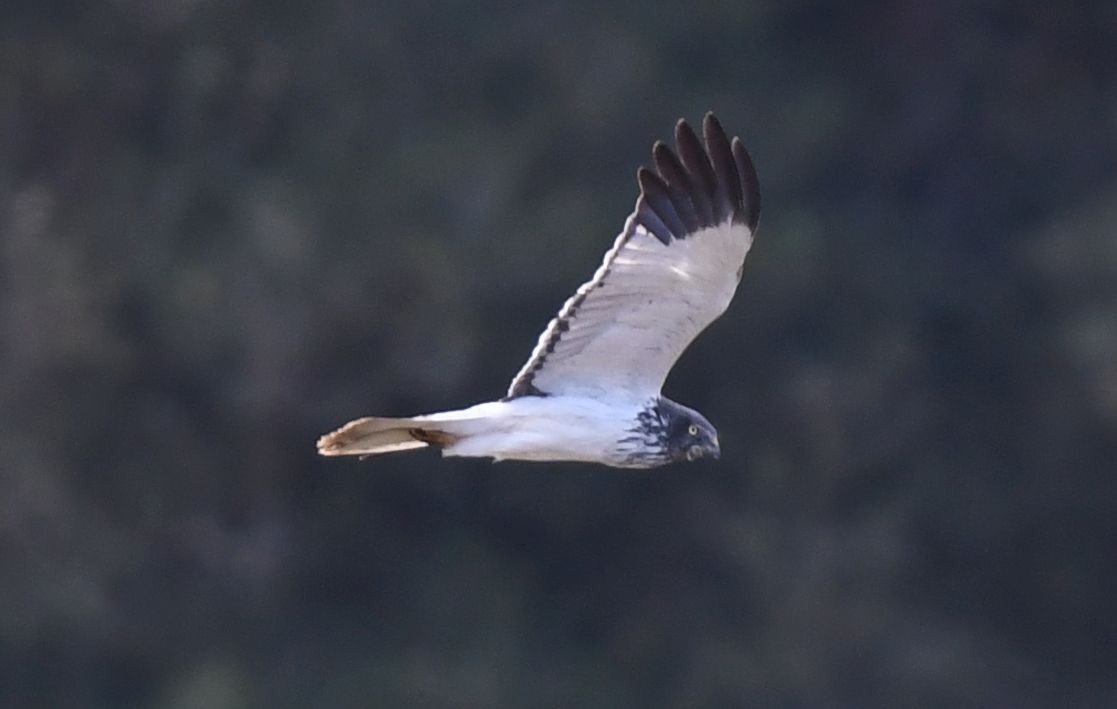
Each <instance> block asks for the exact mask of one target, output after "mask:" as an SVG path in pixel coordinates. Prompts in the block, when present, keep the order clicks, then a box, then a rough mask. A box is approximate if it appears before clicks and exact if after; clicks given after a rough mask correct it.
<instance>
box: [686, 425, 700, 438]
mask: <svg viewBox="0 0 1117 709" xmlns="http://www.w3.org/2000/svg"><path fill="white" fill-rule="evenodd" d="M687 433H689V434H690V435H692V436H697V435H698V426H696V425H694V424H693V423H692V424H691V425H690V428H688V429H687Z"/></svg>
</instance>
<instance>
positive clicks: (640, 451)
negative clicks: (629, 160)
mask: <svg viewBox="0 0 1117 709" xmlns="http://www.w3.org/2000/svg"><path fill="white" fill-rule="evenodd" d="M703 132H704V134H705V138H706V148H705V149H703V148H702V146H701V143H700V142H699V141H698V139H697V137H696V136H695V135H694V132H693V131H692V130H691V129H690V127H689V126H687V124H686V123H685V122H684V121H679V123H678V125H677V127H676V131H675V135H676V144H677V146H678V151H679V156H678V157H676V155H675V154H674V153H672V152H671V151H670V150H669V149H668V148H666V146H664V145H663V144H662V143H657V144H656V145H655V148H654V150H653V156H654V158H655V163H656V167H657V171H658V174H657V173H653V172H651V171H650V170H646V169H644V168H641V170H640V171H639V172H638V173H637V178H638V181H639V183H640V188H641V194H640V197H639V199H638V200H637V202H636V209H635V211H633V213H632V214H631V215H630V216H629V218H628V220H627V221H626V222H625V228H624V230H623V231H622V232H621V234H620V236H618V237H617V239H616V242H615V243H614V245H613V248H612V249H611V250H610V251H609V252H608V253H607V254H606V255H605V259H604V261H603V263H602V264H601V266H600V267H599V268H598V270H597V272H596V273H595V274H594V276H593V278H592V279H590V280H589V281H588V282H586V283H585V284H583V285H582V286H581V287H580V288H579V289H578V290H577V292H576V293H575V294H574V295H573V296H572V297H571V298H570V299H569V300H568V301H567V302H566V304H565V305H564V306H563V307H562V309H561V310H560V311H559V314H558V316H556V317H555V318H554V319H553V320H552V321H551V323H550V325H549V326H548V327H547V329H546V330H545V331H544V332H543V334H542V336H540V338H539V342H538V344H537V345H536V347H535V349H534V351H533V352H532V355H531V357H530V358H529V359H528V361H527V363H526V364H525V365H524V366H523V368H522V369H521V370H520V372H519V374H517V376H516V377H515V379H514V380H513V381H512V384H511V386H510V387H509V390H508V394H507V396H506V397H504V398H503V399H501V400H500V401H492V402H487V403H483V404H477V405H476V406H471V407H469V408H467V409H461V410H457V411H444V412H441V413H436V414H428V415H425V416H414V417H409V418H363V419H357V420H355V421H351V422H350V423H348V424H346V425H345V426H343V427H342V428H340V429H338V430H337V431H334V432H333V433H330V434H327V435H325V436H323V437H322V438H321V439H320V440H319V441H318V451H319V452H320V453H321V454H322V455H328V456H336V455H360V456H368V455H376V454H380V453H389V452H394V451H402V450H408V449H412V448H421V447H424V446H427V445H434V446H438V447H439V448H441V450H442V453H443V455H447V456H474V457H488V458H492V459H494V460H507V459H515V460H532V461H555V460H566V461H582V462H590V463H601V464H604V465H610V466H614V467H621V468H651V467H656V466H659V465H664V464H666V463H669V462H673V461H680V460H695V459H697V458H702V457H717V455H718V454H719V451H720V448H719V444H718V439H717V432H716V431H715V430H714V428H713V426H712V425H710V423H709V421H707V420H706V419H705V418H704V417H703V416H702V415H701V414H699V413H698V412H696V411H693V410H691V409H688V408H686V407H684V406H681V405H680V404H676V403H675V402H673V401H670V400H669V399H666V398H664V397H663V396H661V394H660V389H661V388H662V386H663V382H664V380H665V379H666V377H667V374H668V372H669V371H670V369H671V367H672V365H674V363H675V361H676V360H677V359H678V358H679V356H680V355H681V354H682V353H683V351H684V350H685V349H686V347H687V346H688V345H689V344H690V343H691V341H693V340H694V338H695V337H696V336H697V335H698V334H699V333H700V332H701V331H702V330H703V329H705V328H706V326H707V325H709V324H710V322H712V321H713V320H714V319H715V318H717V317H718V316H719V315H721V313H722V312H724V311H725V309H726V308H727V307H728V305H729V303H730V301H731V300H732V299H733V295H734V293H735V292H736V290H737V284H738V283H739V281H740V279H741V274H742V271H743V268H744V262H745V257H746V256H747V255H748V252H749V249H750V248H751V246H752V242H753V234H754V233H755V230H756V225H757V222H758V221H759V217H760V193H759V186H758V182H757V179H756V172H755V169H754V168H753V166H752V161H751V160H750V159H749V157H748V154H747V153H746V152H745V149H744V147H743V145H742V144H741V142H740V140H739V139H734V140H733V141H732V143H730V141H729V140H728V138H727V137H726V135H725V132H724V131H723V130H722V129H721V126H720V125H719V124H718V123H717V121H716V119H714V118H713V116H712V115H707V117H706V120H705V122H704V124H703Z"/></svg>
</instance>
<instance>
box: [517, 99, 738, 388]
mask: <svg viewBox="0 0 1117 709" xmlns="http://www.w3.org/2000/svg"><path fill="white" fill-rule="evenodd" d="M702 132H703V134H704V136H705V139H706V147H705V149H703V147H702V144H701V143H700V142H699V141H698V137H697V136H696V135H695V134H694V131H693V130H691V128H690V126H689V125H687V123H686V121H683V120H680V121H679V122H678V124H677V125H676V126H675V143H676V145H677V148H678V156H676V155H675V154H674V153H672V152H671V149H670V148H668V147H667V146H666V145H664V144H663V143H662V142H656V144H655V146H654V148H653V149H652V156H653V158H654V159H655V166H656V171H655V172H652V171H651V170H648V169H647V168H643V167H642V168H640V170H639V171H638V172H637V173H636V178H637V180H638V181H639V183H640V197H639V198H638V199H637V200H636V209H635V210H634V211H633V212H632V214H631V215H629V217H628V219H627V220H626V221H625V225H624V231H622V232H621V234H620V236H618V237H617V240H616V242H615V243H614V244H613V248H612V249H611V250H610V251H609V252H608V253H606V254H605V260H604V262H603V263H602V264H601V266H600V267H599V268H598V269H597V272H596V273H595V274H594V276H593V278H592V279H591V280H590V281H589V282H587V283H584V284H583V285H582V286H581V287H580V288H579V289H578V291H577V292H576V293H575V294H574V295H573V297H571V298H570V299H569V300H567V301H566V304H565V305H563V307H562V310H560V311H559V314H558V315H557V316H556V317H555V319H554V320H552V321H551V323H550V325H548V326H547V329H546V330H545V331H544V332H543V334H542V336H540V338H539V343H538V344H537V345H536V346H535V350H534V351H533V352H532V354H531V358H530V359H529V360H528V361H527V364H525V365H524V366H523V369H521V370H520V373H519V374H517V375H516V378H515V379H514V380H513V381H512V386H511V387H510V388H509V390H508V398H515V397H518V396H533V395H534V396H540V395H550V394H554V395H581V396H591V397H606V396H608V397H623V398H626V399H633V400H642V399H646V398H648V397H651V396H656V395H658V394H659V391H660V389H661V388H662V387H663V381H664V380H665V379H666V378H667V373H668V372H669V371H671V367H672V366H673V365H674V364H675V361H676V360H677V359H678V358H679V355H681V354H682V353H683V350H685V349H686V348H687V346H688V345H689V344H690V343H691V342H692V341H693V340H694V338H695V337H697V336H698V333H700V332H702V330H704V329H705V328H706V326H707V325H709V324H710V323H711V322H713V321H714V320H715V319H716V318H717V317H718V316H719V315H721V314H722V313H723V312H725V309H726V308H727V307H728V306H729V301H730V300H732V299H733V294H734V292H736V290H737V283H738V282H740V280H741V273H742V269H743V268H744V263H745V256H746V255H747V254H748V252H749V248H750V247H751V246H752V240H753V234H754V233H755V232H756V225H757V223H758V222H759V220H760V185H759V182H758V181H757V178H756V169H755V168H754V167H753V164H752V160H751V159H750V158H749V155H748V153H747V152H745V148H744V145H742V143H741V139H740V138H734V139H733V141H732V142H730V141H729V139H728V138H727V137H726V135H725V131H724V130H722V127H721V125H720V124H719V123H718V121H717V119H716V118H714V116H713V114H712V113H711V114H707V115H706V118H705V120H704V121H703V124H702Z"/></svg>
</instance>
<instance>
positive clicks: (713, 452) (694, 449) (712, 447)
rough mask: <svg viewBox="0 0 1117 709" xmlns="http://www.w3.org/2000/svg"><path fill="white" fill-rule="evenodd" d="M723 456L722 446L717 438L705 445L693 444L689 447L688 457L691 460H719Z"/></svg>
mask: <svg viewBox="0 0 1117 709" xmlns="http://www.w3.org/2000/svg"><path fill="white" fill-rule="evenodd" d="M720 457H721V446H719V445H718V442H717V440H715V441H714V442H713V443H711V444H709V445H705V446H691V447H690V448H688V449H687V452H686V459H687V460H690V461H695V460H699V459H701V458H711V459H713V460H717V459H718V458H720Z"/></svg>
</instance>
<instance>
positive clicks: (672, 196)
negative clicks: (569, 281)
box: [505, 113, 760, 400]
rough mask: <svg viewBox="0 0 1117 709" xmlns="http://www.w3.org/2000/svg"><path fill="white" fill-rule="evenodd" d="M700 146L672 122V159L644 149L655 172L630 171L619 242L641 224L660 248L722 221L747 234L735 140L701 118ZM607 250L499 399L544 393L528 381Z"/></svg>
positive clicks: (746, 188)
mask: <svg viewBox="0 0 1117 709" xmlns="http://www.w3.org/2000/svg"><path fill="white" fill-rule="evenodd" d="M702 135H703V138H705V141H706V146H705V147H703V146H702V143H701V141H699V139H698V136H697V135H695V133H694V130H692V129H691V127H690V125H689V124H688V123H687V122H686V121H685V120H684V119H681V118H680V119H679V122H678V123H676V124H675V146H676V149H677V150H678V156H676V155H675V153H673V152H671V149H670V148H668V147H667V146H666V145H665V144H664V143H662V142H661V141H656V143H655V145H654V146H653V147H652V158H653V160H654V162H655V167H656V169H655V171H652V170H649V169H648V168H646V167H641V168H640V169H639V170H637V171H636V181H637V182H638V183H639V185H640V196H639V197H638V198H637V199H636V208H635V209H634V210H633V212H632V214H631V215H630V216H629V218H628V220H627V221H626V222H625V230H624V233H623V234H622V241H621V243H622V244H623V243H624V241H627V240H628V239H630V238H631V237H632V235H633V233H635V230H636V227H637V226H641V227H643V228H644V229H645V230H646V231H647V232H648V233H649V234H651V235H652V236H654V237H655V238H656V239H659V241H661V242H662V243H663V244H664V245H665V246H669V245H670V244H671V241H672V239H685V238H687V237H688V236H690V235H691V234H694V233H695V232H698V231H701V230H702V229H706V228H708V227H713V226H718V225H719V224H725V223H726V222H732V223H734V224H744V225H745V226H747V227H748V228H749V231H751V232H755V231H756V225H757V224H758V223H759V222H760V182H759V180H758V179H757V177H756V168H755V167H754V166H753V164H752V159H751V158H750V157H749V154H748V152H747V151H746V150H745V146H744V144H743V143H741V139H740V138H733V140H732V141H730V140H729V138H728V136H727V135H726V134H725V130H724V129H723V128H722V127H721V123H719V122H718V119H717V118H715V117H714V114H713V113H707V114H706V117H705V118H704V119H703V121H702ZM618 249H619V246H618V247H615V248H614V250H613V251H611V252H610V253H609V254H608V255H607V256H606V262H605V265H604V267H603V268H601V269H600V270H599V271H598V273H597V275H596V277H595V278H594V280H593V281H592V282H591V283H588V284H586V285H585V286H583V287H582V288H580V289H578V293H577V294H575V296H574V297H573V298H571V299H570V300H568V301H567V302H566V305H565V306H563V308H562V310H561V311H560V312H559V314H558V316H557V317H556V318H555V319H554V320H552V321H551V324H550V326H548V328H547V331H546V333H545V334H544V338H545V339H544V341H545V342H546V344H545V345H544V346H543V347H542V349H539V350H537V351H536V352H535V353H533V355H532V358H531V360H529V362H528V364H526V365H525V366H524V368H523V369H522V370H521V371H520V373H519V375H517V376H516V379H515V380H514V381H513V382H512V386H511V388H510V389H509V390H508V395H507V396H506V397H505V400H508V399H515V398H517V397H520V396H547V395H548V393H547V392H544V391H541V390H540V389H539V388H538V387H537V386H535V383H534V381H533V379H534V377H535V373H536V372H537V371H539V369H540V368H542V367H543V365H544V363H545V362H546V361H547V356H548V355H549V354H551V353H552V352H554V350H555V346H556V345H557V344H558V342H559V340H560V339H562V335H563V333H564V332H566V331H567V330H569V329H570V320H571V319H572V318H574V317H575V316H576V315H577V313H578V308H579V307H580V306H581V305H582V302H583V301H585V299H586V296H587V295H588V294H589V293H590V292H592V291H593V289H594V288H596V287H597V286H598V285H600V284H601V283H602V282H603V281H604V280H605V278H607V277H608V275H609V267H610V266H611V259H612V256H613V255H615V253H616V251H617V250H618Z"/></svg>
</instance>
